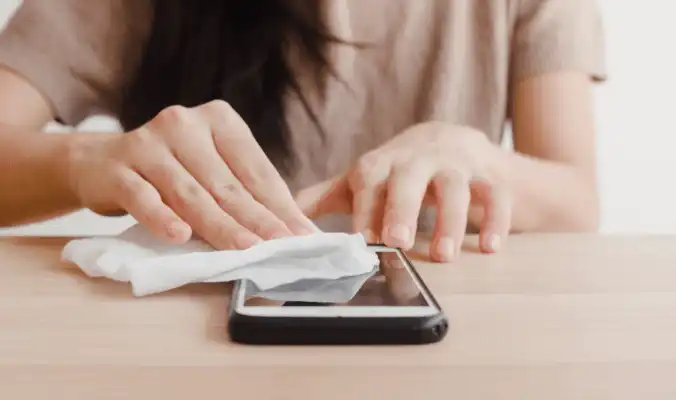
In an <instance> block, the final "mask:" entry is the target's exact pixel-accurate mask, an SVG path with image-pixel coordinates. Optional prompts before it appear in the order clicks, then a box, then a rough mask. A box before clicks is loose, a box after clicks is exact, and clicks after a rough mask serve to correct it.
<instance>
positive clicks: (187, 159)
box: [176, 127, 310, 240]
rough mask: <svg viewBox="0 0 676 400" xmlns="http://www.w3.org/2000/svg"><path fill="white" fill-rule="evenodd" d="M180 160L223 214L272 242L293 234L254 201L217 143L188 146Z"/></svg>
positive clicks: (177, 153)
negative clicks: (220, 151) (222, 154)
mask: <svg viewBox="0 0 676 400" xmlns="http://www.w3.org/2000/svg"><path fill="white" fill-rule="evenodd" d="M205 129H207V130H209V128H208V127H205ZM176 158H177V159H178V161H179V162H180V163H181V164H182V165H183V166H184V168H185V169H186V170H187V171H188V172H189V173H190V174H191V175H192V176H193V177H194V178H195V179H196V180H197V182H199V183H200V185H201V186H202V187H204V188H205V189H206V190H207V192H208V193H209V194H210V195H211V196H212V197H213V198H214V200H215V201H216V203H217V204H218V205H219V206H220V208H221V209H222V210H223V211H225V212H226V213H227V214H229V215H230V216H231V217H232V218H233V219H235V220H236V221H237V222H238V223H239V224H240V225H242V226H243V227H245V228H246V229H248V230H249V231H251V232H253V233H255V234H256V235H257V236H258V237H260V238H262V239H264V240H269V239H274V238H279V237H284V236H290V235H291V234H292V232H291V230H290V229H289V228H287V226H286V224H284V222H283V221H282V220H281V219H279V218H278V217H277V216H275V215H274V214H273V213H272V212H271V211H270V210H268V209H267V208H266V207H265V206H263V205H262V204H261V203H259V202H258V201H256V199H254V198H253V196H252V195H251V194H250V193H249V192H248V191H247V189H246V188H245V187H244V185H242V183H241V182H240V181H239V180H238V179H237V177H235V175H234V174H233V173H232V171H230V168H228V166H227V164H226V163H225V162H224V161H223V159H222V158H221V157H220V155H219V154H218V152H217V151H216V149H215V147H214V146H213V142H211V141H209V142H206V143H204V142H199V141H193V142H192V143H186V145H185V146H184V147H183V148H182V149H181V151H179V152H176ZM301 233H306V234H307V233H310V231H309V230H306V231H303V232H301Z"/></svg>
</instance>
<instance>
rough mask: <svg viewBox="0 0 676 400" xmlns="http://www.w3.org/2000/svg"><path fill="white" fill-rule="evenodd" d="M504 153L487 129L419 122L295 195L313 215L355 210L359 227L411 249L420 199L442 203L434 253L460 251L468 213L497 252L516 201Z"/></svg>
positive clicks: (485, 246) (485, 247)
mask: <svg viewBox="0 0 676 400" xmlns="http://www.w3.org/2000/svg"><path fill="white" fill-rule="evenodd" d="M502 157H503V153H502V150H500V149H499V148H498V147H496V146H495V145H493V144H492V143H490V142H489V140H488V139H487V137H486V136H485V135H484V134H483V133H481V132H478V131H476V130H473V129H471V128H466V127H457V126H452V125H447V124H443V123H437V122H433V123H425V124H420V125H416V126H414V127H412V128H410V129H408V130H406V131H405V132H403V133H402V134H400V135H399V136H397V137H395V138H394V139H393V140H391V141H390V142H388V143H386V144H385V145H384V146H382V147H380V148H378V149H376V150H374V151H371V152H369V153H367V154H365V155H364V156H362V157H361V158H360V159H359V160H358V162H357V163H356V165H355V166H354V168H352V169H351V170H350V171H348V172H347V173H346V174H345V175H343V176H340V177H337V178H335V179H332V180H330V181H328V182H324V183H322V184H319V185H316V186H314V187H311V188H309V189H306V190H303V191H302V192H300V193H299V194H298V196H297V197H296V200H297V202H298V204H299V205H300V206H301V208H302V209H303V210H304V211H305V212H306V213H307V215H308V216H309V217H311V218H315V217H317V216H321V215H324V214H332V213H352V215H353V228H354V230H355V232H362V233H363V234H364V235H365V236H366V239H367V240H368V241H370V242H372V241H380V242H382V243H384V244H385V245H387V246H390V247H401V248H403V249H405V250H408V249H410V248H411V247H412V246H413V244H414V241H415V235H416V232H417V225H418V216H419V214H420V211H421V208H422V205H423V204H425V205H432V206H436V208H437V219H436V223H435V227H434V232H433V236H432V246H431V248H430V256H431V257H432V258H433V259H435V260H437V261H442V262H443V261H451V260H453V259H454V258H455V256H456V255H457V254H458V253H459V252H460V248H461V246H462V243H463V240H464V236H465V232H466V230H467V224H468V218H472V219H477V221H475V223H476V224H477V225H479V226H478V228H479V230H480V235H479V242H480V248H481V250H482V251H484V252H494V251H497V250H498V249H499V247H500V245H501V243H502V241H503V239H504V238H505V237H506V236H507V235H508V234H509V230H510V224H511V211H512V205H511V199H510V195H509V188H508V187H506V185H505V180H504V179H502V178H501V176H503V175H504V174H505V172H506V171H503V170H501V163H500V159H502Z"/></svg>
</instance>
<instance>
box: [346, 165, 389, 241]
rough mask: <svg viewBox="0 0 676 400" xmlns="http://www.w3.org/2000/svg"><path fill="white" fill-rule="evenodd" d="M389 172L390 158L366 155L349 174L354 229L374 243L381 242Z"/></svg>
mask: <svg viewBox="0 0 676 400" xmlns="http://www.w3.org/2000/svg"><path fill="white" fill-rule="evenodd" d="M389 174H390V165H389V163H388V162H387V160H383V159H380V160H379V159H378V157H377V156H375V155H374V156H371V155H367V156H365V157H362V159H361V160H360V161H359V163H358V164H357V167H356V168H355V169H354V170H353V171H352V172H351V173H350V176H349V185H350V189H351V191H352V221H353V229H354V231H355V232H360V233H362V234H363V235H364V237H365V239H366V240H367V241H368V242H370V243H378V242H381V238H380V234H381V233H382V226H383V218H384V212H385V211H384V210H385V199H386V193H387V192H386V190H387V178H388V176H389Z"/></svg>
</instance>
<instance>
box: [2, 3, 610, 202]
mask: <svg viewBox="0 0 676 400" xmlns="http://www.w3.org/2000/svg"><path fill="white" fill-rule="evenodd" d="M327 1H328V6H329V7H328V8H329V10H328V11H329V12H328V22H329V26H330V27H331V29H332V30H333V31H334V33H335V34H336V35H337V36H339V37H341V38H342V39H345V40H347V41H350V42H365V43H369V44H372V45H371V46H369V47H368V48H367V49H361V50H360V49H356V48H354V47H349V46H336V47H334V48H333V51H332V53H331V59H332V62H333V63H334V65H335V68H336V70H337V71H338V73H339V75H340V76H341V78H342V80H343V81H345V82H347V83H348V85H347V87H346V86H344V85H343V84H342V83H341V82H338V81H336V80H331V81H329V82H328V86H327V92H326V93H325V95H324V96H312V95H311V96H310V100H311V101H312V107H313V108H314V110H315V111H316V112H317V114H318V117H319V120H320V122H321V124H322V126H323V127H324V128H325V129H326V131H327V135H328V140H326V141H324V142H322V140H321V138H320V136H319V135H317V134H315V132H316V130H315V129H314V125H313V124H312V123H311V121H310V118H309V117H308V116H307V115H306V113H305V112H304V110H303V109H302V107H300V105H299V104H298V101H297V100H296V99H293V98H290V99H289V102H290V103H292V104H289V106H288V116H287V118H288V120H289V123H290V126H291V131H292V141H293V147H292V148H293V149H294V153H295V155H296V157H297V159H298V161H299V164H298V166H299V168H298V172H297V173H296V174H295V176H293V177H290V179H289V183H290V186H291V187H292V188H294V189H297V188H300V187H304V186H307V185H310V184H312V183H315V182H317V181H320V180H323V179H326V178H328V177H331V176H333V175H334V174H337V173H340V172H342V171H344V169H345V168H347V167H349V166H350V165H351V164H352V162H353V161H354V160H355V159H356V158H357V157H358V156H359V155H361V154H363V153H364V152H366V151H368V150H370V149H372V148H374V147H377V146H379V145H381V144H383V143H384V142H385V141H387V140H388V139H390V138H392V137H393V136H394V135H396V134H397V133H399V132H401V131H402V130H404V129H405V128H407V127H409V126H411V125H413V124H416V123H419V122H422V121H425V120H431V119H434V120H443V121H448V122H450V123H453V124H460V125H468V126H472V127H474V128H477V129H479V130H481V131H483V132H485V133H486V135H488V136H489V137H490V138H491V139H492V140H494V141H496V142H497V141H499V140H500V138H501V134H502V132H503V127H504V124H505V122H506V120H507V119H508V106H509V102H510V88H511V87H513V85H514V83H516V82H518V81H519V80H522V79H524V78H527V77H531V76H534V75H538V74H542V73H547V72H554V71H564V70H568V71H581V72H584V73H587V74H589V75H590V77H592V78H594V79H597V80H598V79H603V78H604V76H605V65H604V58H603V35H602V29H601V21H600V16H599V10H598V5H597V3H596V1H594V0H327ZM150 4H151V3H150V0H49V1H43V0H24V2H23V5H22V6H21V8H20V9H19V10H18V12H17V14H16V15H15V16H14V18H13V19H12V20H11V21H10V22H9V23H8V25H7V27H6V30H5V31H4V32H2V34H0V63H2V64H6V65H7V66H9V67H10V68H12V69H14V70H16V71H18V72H19V73H20V74H22V75H23V76H25V77H26V78H27V79H29V80H30V81H31V82H32V83H33V84H34V85H35V86H36V87H37V88H38V89H39V90H41V91H42V92H43V93H44V95H45V96H46V97H47V98H48V99H49V100H50V102H51V104H52V106H53V108H54V110H55V111H56V113H57V115H58V117H59V118H60V119H61V120H62V121H64V122H66V123H68V124H73V125H75V124H77V123H79V122H80V121H82V120H83V119H84V118H86V117H87V116H89V115H92V114H101V113H103V114H109V115H112V116H115V115H116V113H117V112H118V110H119V107H120V101H121V93H122V90H123V89H124V87H125V85H128V84H129V82H130V79H131V78H132V77H133V75H134V71H135V69H136V68H137V67H138V64H139V62H140V59H141V55H142V51H143V44H144V42H145V40H146V38H147V37H148V35H149V33H150V28H151V26H150V25H151V24H152V9H151V6H150ZM0 90H1V89H0ZM320 99H321V100H320Z"/></svg>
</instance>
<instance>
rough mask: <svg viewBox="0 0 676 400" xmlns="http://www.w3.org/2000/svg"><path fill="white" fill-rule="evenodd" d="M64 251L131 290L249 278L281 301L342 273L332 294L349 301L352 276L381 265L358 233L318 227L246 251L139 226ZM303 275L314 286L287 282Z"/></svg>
mask: <svg viewBox="0 0 676 400" xmlns="http://www.w3.org/2000/svg"><path fill="white" fill-rule="evenodd" d="M62 258H63V259H64V260H65V261H69V262H72V263H73V264H75V265H77V266H78V267H79V268H80V269H81V270H82V271H83V272H84V273H85V274H86V275H88V276H89V277H92V278H98V277H103V278H108V279H112V280H115V281H121V282H129V283H130V284H131V287H132V292H133V294H134V295H135V296H146V295H150V294H155V293H160V292H164V291H168V290H171V289H175V288H178V287H181V286H184V285H187V284H191V283H217V282H231V281H237V280H247V281H248V282H247V283H248V284H249V285H250V286H249V287H251V288H252V289H254V291H255V292H257V293H256V295H257V296H259V297H267V298H270V299H275V300H280V299H281V300H285V301H316V300H317V298H322V299H323V298H324V297H322V296H323V295H325V294H326V293H321V291H318V290H317V289H318V288H322V287H324V288H326V287H334V289H335V288H336V283H339V282H340V280H342V279H343V278H349V277H353V278H354V279H351V280H347V282H351V286H350V285H347V286H345V285H343V286H339V287H342V288H343V291H342V292H341V291H340V290H338V291H337V292H336V291H334V297H335V298H334V300H335V301H340V300H341V299H342V300H345V301H346V300H349V299H345V298H344V297H346V296H349V293H352V292H354V291H355V283H357V284H359V283H360V282H361V283H363V282H364V281H365V280H366V279H368V277H369V276H371V275H372V274H373V273H374V272H375V271H376V270H377V266H378V264H379V260H378V256H377V255H376V254H375V252H373V251H372V250H371V249H369V248H368V246H367V243H366V241H365V239H364V237H363V236H362V235H361V234H347V233H324V232H320V233H314V234H311V235H308V236H294V237H286V238H279V239H274V240H269V241H265V242H262V243H260V244H258V245H256V246H254V247H252V248H249V249H246V250H225V251H216V250H214V249H213V248H212V247H211V246H210V245H208V244H207V243H205V242H203V241H201V240H199V239H192V240H190V241H189V242H187V243H185V244H183V245H172V244H167V243H165V242H164V241H162V240H160V239H157V238H155V237H154V236H153V235H152V234H151V233H150V232H148V231H147V230H146V229H145V228H143V227H142V226H141V225H135V226H132V227H131V228H129V229H128V230H126V231H124V232H122V233H121V234H119V235H117V236H112V237H96V238H85V239H77V240H73V241H70V242H69V243H67V244H66V246H65V247H64V249H63V252H62ZM303 282H304V284H303V285H304V286H305V287H306V288H307V287H309V286H308V284H309V283H312V285H314V286H313V287H314V289H313V290H298V288H297V287H296V288H294V287H293V286H292V285H291V284H294V283H303ZM290 285H291V286H290ZM276 288H278V290H277V291H275V289H276ZM345 289H347V291H346V290H345ZM313 292H314V295H313ZM324 292H325V291H324ZM341 293H342V295H341Z"/></svg>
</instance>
